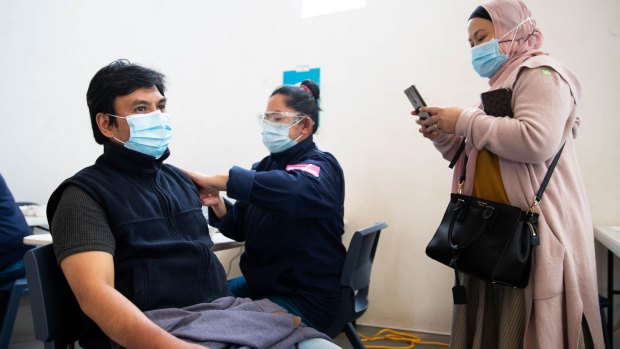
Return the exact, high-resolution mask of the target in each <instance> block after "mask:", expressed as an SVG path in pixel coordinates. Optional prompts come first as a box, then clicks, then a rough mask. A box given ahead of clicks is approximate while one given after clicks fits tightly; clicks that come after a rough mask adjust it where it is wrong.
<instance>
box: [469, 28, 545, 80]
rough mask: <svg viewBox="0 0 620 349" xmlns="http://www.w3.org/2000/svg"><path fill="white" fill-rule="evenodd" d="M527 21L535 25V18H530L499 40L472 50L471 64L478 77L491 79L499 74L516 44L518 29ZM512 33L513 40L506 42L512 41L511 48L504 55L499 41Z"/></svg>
mask: <svg viewBox="0 0 620 349" xmlns="http://www.w3.org/2000/svg"><path fill="white" fill-rule="evenodd" d="M527 21H531V22H532V23H534V22H533V18H532V17H528V18H526V19H525V20H524V21H522V22H521V23H519V24H517V26H516V27H514V28H512V29H510V30H509V31H507V32H506V33H505V34H504V35H502V36H501V37H500V38H499V39H497V38H494V39H492V40H489V41H487V42H483V43H481V44H478V45H476V46H474V47H472V48H471V64H472V65H473V67H474V70H475V71H476V73H478V75H480V76H481V77H483V78H490V77H492V76H493V75H495V73H497V71H498V70H499V69H500V68H501V67H502V66H503V65H504V64H505V63H506V61H507V60H508V56H509V55H510V52H511V51H512V45H513V44H514V41H515V37H516V35H517V31H518V29H519V28H520V27H521V26H522V25H523V24H524V23H525V22H527ZM513 32H514V33H513ZM510 33H513V35H512V39H511V40H506V42H508V41H510V48H509V49H508V53H507V54H503V53H502V52H501V51H500V49H499V43H500V41H499V40H501V39H502V38H504V37H506V36H507V35H508V34H510ZM532 33H533V32H532ZM530 35H531V34H530ZM502 42H504V41H502Z"/></svg>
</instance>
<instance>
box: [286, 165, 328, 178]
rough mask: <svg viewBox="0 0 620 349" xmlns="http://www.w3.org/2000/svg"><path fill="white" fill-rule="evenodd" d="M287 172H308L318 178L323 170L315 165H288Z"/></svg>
mask: <svg viewBox="0 0 620 349" xmlns="http://www.w3.org/2000/svg"><path fill="white" fill-rule="evenodd" d="M286 170H287V171H304V172H308V173H309V174H311V175H313V176H314V177H318V176H319V174H320V173H321V168H320V167H318V166H317V165H313V164H294V165H287V166H286Z"/></svg>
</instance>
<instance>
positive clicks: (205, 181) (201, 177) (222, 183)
mask: <svg viewBox="0 0 620 349" xmlns="http://www.w3.org/2000/svg"><path fill="white" fill-rule="evenodd" d="M181 171H183V172H184V173H185V174H186V175H187V176H188V177H189V178H190V179H191V180H192V182H194V183H195V184H196V187H197V188H198V191H199V192H200V198H201V199H202V198H207V197H210V196H213V194H216V193H217V192H219V191H226V184H227V183H228V175H215V176H207V175H206V174H203V173H200V172H194V171H190V170H186V169H183V168H182V169H181Z"/></svg>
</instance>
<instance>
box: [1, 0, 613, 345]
mask: <svg viewBox="0 0 620 349" xmlns="http://www.w3.org/2000/svg"><path fill="white" fill-rule="evenodd" d="M528 4H529V6H530V7H531V9H532V11H533V13H534V15H535V17H536V18H537V20H538V23H539V25H540V27H541V28H542V30H543V33H544V34H545V38H546V42H545V45H544V46H543V48H544V49H546V50H547V51H549V52H551V53H552V54H553V55H554V56H555V57H557V58H559V59H560V60H562V61H564V62H565V63H566V64H567V65H568V66H569V67H572V69H573V70H574V71H575V72H576V74H577V75H578V76H579V77H580V78H581V82H582V84H583V90H584V97H583V101H582V104H581V107H580V110H581V116H582V117H583V127H582V129H581V131H580V136H579V139H578V143H577V145H578V147H579V155H580V160H581V165H582V168H583V173H584V177H585V181H586V185H587V189H588V191H589V195H590V200H591V206H592V212H593V216H594V222H595V223H596V224H612V223H620V217H619V212H620V200H618V197H620V137H618V131H619V130H620V127H619V126H620V121H619V120H620V119H619V118H618V117H617V112H616V111H617V100H618V92H620V89H619V87H618V86H620V68H619V66H618V63H620V37H619V36H618V33H619V32H620V3H619V2H618V1H617V0H593V1H588V2H585V1H578V0H530V1H528ZM477 5H478V2H477V1H473V0H466V1H464V0H452V1H449V0H429V1H414V0H399V1H397V0H391V1H378V0H368V1H367V8H366V9H363V10H356V11H352V12H348V13H342V14H336V15H328V16H322V17H317V18H310V19H301V15H300V4H299V1H298V0H272V1H250V0H237V1H163V0H149V1H146V0H145V1H121V0H109V1H77V0H74V1H68V0H65V1H55V2H52V1H32V0H31V1H20V0H4V1H1V2H0V114H1V120H2V133H1V135H2V137H0V149H1V150H0V164H1V167H0V172H1V173H2V174H3V176H4V177H5V179H6V181H7V182H8V183H9V185H10V186H11V188H12V190H13V193H14V195H15V196H16V198H17V199H18V200H34V201H38V202H42V203H44V202H46V200H47V198H48V196H49V195H50V193H51V191H52V190H53V189H54V188H55V187H56V186H57V185H58V184H59V183H60V182H61V181H62V180H63V179H65V178H66V177H69V176H71V175H72V174H73V173H75V172H76V171H77V170H79V169H81V168H83V167H85V166H87V165H90V164H91V163H92V162H93V161H94V159H95V158H96V157H97V156H98V155H99V154H100V152H101V148H100V147H99V146H98V145H97V144H96V143H95V142H94V141H93V139H92V136H91V131H90V124H89V119H88V110H87V107H86V103H85V93H86V88H87V85H88V82H89V81H90V78H91V77H92V76H93V74H94V73H95V72H96V71H97V70H98V69H99V68H100V67H102V66H103V65H105V64H107V63H109V62H110V61H112V60H113V59H116V58H129V59H130V60H132V61H134V62H137V63H142V64H144V65H147V66H150V67H153V68H156V69H159V70H161V71H162V72H164V73H165V74H167V76H168V80H169V92H168V94H167V96H168V97H169V104H168V106H169V111H170V112H171V113H172V114H173V115H174V120H173V122H174V124H173V126H174V128H175V139H174V143H173V144H172V147H171V149H172V152H173V155H172V157H171V159H170V162H171V163H175V164H177V165H180V166H185V167H188V168H193V169H197V170H202V171H205V172H224V171H227V169H228V168H229V167H230V166H231V165H234V164H237V165H241V166H246V167H247V166H250V165H251V163H252V162H254V161H257V160H258V159H260V158H261V157H262V156H264V155H265V154H266V151H265V150H264V148H263V146H262V144H261V142H260V137H259V130H258V128H257V124H256V122H255V117H254V115H255V114H256V113H257V112H259V111H261V110H263V109H264V107H265V104H266V100H267V96H268V94H269V93H270V92H271V91H272V90H273V88H274V87H276V86H277V85H278V84H279V83H280V81H281V76H282V75H281V74H282V71H283V70H287V69H291V68H294V67H295V66H297V65H300V64H308V65H311V66H318V67H321V73H322V76H321V84H322V88H323V90H322V93H323V108H324V110H325V111H324V112H323V114H322V123H323V128H322V130H321V132H320V135H319V136H317V137H316V141H317V143H318V144H319V146H320V147H321V148H323V149H325V150H328V151H330V152H332V153H334V154H335V155H336V156H337V157H338V159H339V160H340V161H341V164H342V166H343V168H344V170H345V174H346V180H347V194H346V218H347V221H348V227H349V230H350V231H348V232H347V235H346V237H345V240H346V241H348V240H349V238H350V234H351V231H353V230H354V229H356V228H360V227H362V226H365V225H368V224H371V223H373V222H375V221H378V220H384V221H386V222H387V223H388V224H389V229H387V230H386V231H385V232H384V234H383V235H382V237H381V242H380V245H379V251H378V252H377V258H376V263H375V267H374V271H373V279H372V289H371V298H372V299H371V304H372V305H371V307H370V310H369V311H368V312H367V314H366V315H365V316H364V318H363V319H362V321H360V323H364V324H372V325H378V326H390V327H397V328H406V329H416V330H423V331H433V332H443V333H447V332H449V327H450V326H449V324H450V314H451V296H450V288H451V284H452V276H453V275H452V274H451V272H450V271H449V270H448V269H447V268H445V267H443V266H441V265H439V264H437V263H434V262H432V261H431V260H429V259H428V258H427V257H426V256H425V254H424V248H425V246H426V243H427V242H428V240H429V239H430V237H431V236H432V234H433V232H434V230H435V228H436V226H437V224H438V222H439V220H440V218H441V214H442V211H443V209H444V206H445V204H446V201H447V200H448V194H449V182H450V172H449V170H448V168H447V163H446V162H445V161H443V160H442V159H440V156H439V154H438V153H437V152H436V151H435V150H434V149H433V147H432V146H431V144H429V142H427V141H425V140H424V139H422V138H421V137H420V136H419V134H418V132H417V127H416V125H415V124H414V120H413V119H412V117H411V116H409V111H410V109H411V107H410V106H409V104H408V102H407V99H406V98H405V96H404V95H403V92H402V90H403V89H404V88H405V87H406V86H408V85H409V84H411V83H415V84H416V85H417V86H418V88H419V89H420V91H421V92H422V94H423V95H424V97H425V99H426V101H427V103H429V104H438V105H459V106H470V105H472V104H473V103H474V102H475V101H476V99H477V98H478V97H477V96H478V94H479V93H480V92H482V91H483V90H484V89H485V87H486V82H485V81H484V80H482V79H480V78H478V77H477V76H476V75H475V73H474V72H473V71H472V70H471V67H470V63H469V46H468V43H467V40H466V39H467V35H466V22H467V18H468V16H469V14H470V12H471V11H472V10H473V9H474V8H475V7H476V6H477ZM612 32H614V33H616V35H615V36H614V35H612V34H611V33H612ZM599 252H601V251H599ZM601 286H605V283H604V282H603V283H601Z"/></svg>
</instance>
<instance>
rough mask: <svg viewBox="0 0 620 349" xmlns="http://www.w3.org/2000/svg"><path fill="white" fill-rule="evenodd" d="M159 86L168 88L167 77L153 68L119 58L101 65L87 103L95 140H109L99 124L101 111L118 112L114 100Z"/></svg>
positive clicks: (160, 90) (112, 123)
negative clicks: (98, 115) (142, 89)
mask: <svg viewBox="0 0 620 349" xmlns="http://www.w3.org/2000/svg"><path fill="white" fill-rule="evenodd" d="M153 86H155V87H157V89H158V90H159V93H161V95H162V96H163V95H164V92H165V91H166V81H165V76H164V75H163V74H162V73H160V72H157V71H155V70H153V69H149V68H145V67H143V66H140V65H137V64H134V63H131V62H129V61H128V60H126V59H119V60H116V61H114V62H112V63H110V64H108V65H106V66H105V67H103V68H101V69H100V70H99V71H98V72H97V74H95V76H93V78H92V80H90V84H89V85H88V91H87V92H86V103H87V104H88V110H89V112H90V123H91V126H92V128H93V135H94V136H95V141H96V142H97V143H99V144H103V143H104V142H106V141H108V138H107V137H106V136H104V135H103V134H102V133H101V131H99V127H98V126H97V120H96V116H97V113H106V114H116V111H115V110H114V100H115V99H116V97H119V96H126V95H128V94H130V93H132V92H134V91H136V90H138V89H141V88H149V87H153ZM110 124H111V125H115V124H116V118H110Z"/></svg>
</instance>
